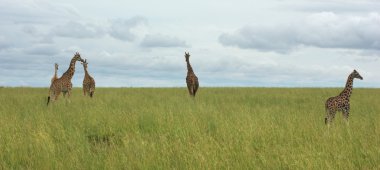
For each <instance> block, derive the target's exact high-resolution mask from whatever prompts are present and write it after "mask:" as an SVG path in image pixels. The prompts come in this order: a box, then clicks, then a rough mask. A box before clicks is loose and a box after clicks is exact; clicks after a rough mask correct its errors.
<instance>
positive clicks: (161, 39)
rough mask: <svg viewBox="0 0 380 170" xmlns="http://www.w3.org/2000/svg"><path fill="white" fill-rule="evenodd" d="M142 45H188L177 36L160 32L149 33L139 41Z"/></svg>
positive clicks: (150, 46)
mask: <svg viewBox="0 0 380 170" xmlns="http://www.w3.org/2000/svg"><path fill="white" fill-rule="evenodd" d="M141 46H142V47H148V48H153V47H188V45H187V44H186V42H185V41H183V40H180V39H178V38H177V37H173V36H168V35H162V34H149V35H146V36H145V38H144V39H143V40H142V42H141Z"/></svg>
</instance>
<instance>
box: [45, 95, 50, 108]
mask: <svg viewBox="0 0 380 170" xmlns="http://www.w3.org/2000/svg"><path fill="white" fill-rule="evenodd" d="M49 102H50V96H48V98H47V104H46V105H47V106H49Z"/></svg>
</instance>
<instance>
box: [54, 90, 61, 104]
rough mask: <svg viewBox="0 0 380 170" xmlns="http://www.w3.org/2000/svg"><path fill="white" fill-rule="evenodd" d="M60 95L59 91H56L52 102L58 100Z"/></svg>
mask: <svg viewBox="0 0 380 170" xmlns="http://www.w3.org/2000/svg"><path fill="white" fill-rule="evenodd" d="M60 94H61V91H60V90H56V91H55V92H54V100H53V101H55V100H58V97H59V95H60Z"/></svg>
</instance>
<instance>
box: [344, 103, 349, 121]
mask: <svg viewBox="0 0 380 170" xmlns="http://www.w3.org/2000/svg"><path fill="white" fill-rule="evenodd" d="M349 115H350V106H349V105H348V106H346V108H344V109H343V117H344V119H345V120H346V123H347V124H348V116H349Z"/></svg>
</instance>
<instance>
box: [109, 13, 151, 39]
mask: <svg viewBox="0 0 380 170" xmlns="http://www.w3.org/2000/svg"><path fill="white" fill-rule="evenodd" d="M146 23H147V20H146V19H145V18H143V17H133V18H130V19H127V20H122V19H118V20H113V21H111V28H110V30H109V34H110V35H111V36H112V37H114V38H116V39H119V40H123V41H133V40H134V39H135V38H136V35H135V34H134V33H133V31H132V29H133V28H135V27H137V26H139V25H144V24H146Z"/></svg>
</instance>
